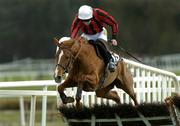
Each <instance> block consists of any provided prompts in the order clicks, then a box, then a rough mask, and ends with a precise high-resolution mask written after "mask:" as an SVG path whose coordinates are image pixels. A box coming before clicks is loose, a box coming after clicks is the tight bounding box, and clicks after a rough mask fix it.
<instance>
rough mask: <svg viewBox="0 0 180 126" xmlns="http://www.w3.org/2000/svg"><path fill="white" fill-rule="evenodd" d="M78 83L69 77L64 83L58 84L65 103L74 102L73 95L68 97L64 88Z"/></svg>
mask: <svg viewBox="0 0 180 126" xmlns="http://www.w3.org/2000/svg"><path fill="white" fill-rule="evenodd" d="M76 85H77V84H76V82H74V81H72V80H70V79H67V80H65V81H64V83H62V84H60V85H59V86H58V92H59V94H60V97H61V100H62V102H63V104H67V103H72V102H74V98H73V97H67V96H66V94H65V93H64V89H65V88H68V87H75V86H76Z"/></svg>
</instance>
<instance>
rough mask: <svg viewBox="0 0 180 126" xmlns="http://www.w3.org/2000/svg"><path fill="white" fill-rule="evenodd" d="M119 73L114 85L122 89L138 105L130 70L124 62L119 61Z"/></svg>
mask: <svg viewBox="0 0 180 126" xmlns="http://www.w3.org/2000/svg"><path fill="white" fill-rule="evenodd" d="M121 68H122V69H121V70H122V71H121V72H120V73H121V74H120V75H119V76H118V78H117V79H116V87H117V88H121V89H123V90H124V91H125V92H126V93H127V94H128V95H129V96H130V97H131V98H132V99H133V101H134V104H135V105H138V102H137V99H136V94H135V92H134V86H133V76H132V75H131V73H130V71H129V70H128V69H127V68H126V64H125V63H124V62H122V63H121Z"/></svg>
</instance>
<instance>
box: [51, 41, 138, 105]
mask: <svg viewBox="0 0 180 126" xmlns="http://www.w3.org/2000/svg"><path fill="white" fill-rule="evenodd" d="M53 42H54V44H55V45H56V46H58V48H59V49H58V50H57V51H56V54H55V62H56V67H55V70H54V79H55V81H56V83H61V81H62V78H63V77H64V76H65V75H66V73H68V76H67V77H66V78H65V81H64V82H63V83H61V84H60V85H58V88H57V89H58V92H59V94H60V98H61V100H62V103H63V104H67V103H72V102H74V101H75V100H74V98H73V97H69V96H66V94H65V93H64V90H65V88H68V87H77V93H76V97H75V99H76V107H77V108H78V109H80V108H81V107H82V103H81V101H80V100H81V95H82V91H87V92H88V91H95V93H96V96H97V97H101V98H106V99H111V100H113V101H115V102H116V103H117V104H121V101H120V97H119V96H118V93H117V92H116V91H112V90H111V89H113V88H114V86H116V87H117V88H120V89H122V90H124V91H125V92H126V93H127V94H128V95H129V96H130V97H131V98H132V99H133V101H134V104H135V105H138V102H137V99H136V94H135V92H134V88H133V76H132V75H131V73H130V71H129V70H128V69H127V67H126V63H125V62H124V61H123V60H119V61H118V63H117V66H116V69H115V71H114V72H106V73H108V74H106V76H105V79H104V82H103V84H100V81H102V80H103V79H102V78H103V77H104V75H105V74H104V73H105V69H106V66H105V63H104V61H103V60H102V59H101V58H99V57H98V56H97V53H96V50H95V48H94V46H93V45H92V44H89V43H88V41H87V40H85V39H84V38H77V39H69V40H65V41H63V42H59V41H58V40H57V39H56V38H54V39H53Z"/></svg>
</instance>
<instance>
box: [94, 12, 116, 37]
mask: <svg viewBox="0 0 180 126" xmlns="http://www.w3.org/2000/svg"><path fill="white" fill-rule="evenodd" d="M96 11H97V14H98V16H99V18H100V19H101V21H102V22H104V23H105V24H107V25H109V26H111V28H112V38H111V39H112V40H113V39H114V40H116V36H117V32H118V24H117V22H116V20H115V19H114V18H113V17H112V16H111V15H110V14H108V13H107V12H105V11H103V10H101V9H97V10H96Z"/></svg>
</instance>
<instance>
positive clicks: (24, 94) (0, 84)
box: [0, 80, 57, 126]
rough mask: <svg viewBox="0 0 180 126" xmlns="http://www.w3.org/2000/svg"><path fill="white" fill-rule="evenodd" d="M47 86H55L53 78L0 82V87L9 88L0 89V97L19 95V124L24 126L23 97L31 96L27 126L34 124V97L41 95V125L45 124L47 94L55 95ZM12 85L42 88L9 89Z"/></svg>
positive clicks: (44, 125)
mask: <svg viewBox="0 0 180 126" xmlns="http://www.w3.org/2000/svg"><path fill="white" fill-rule="evenodd" d="M48 86H56V83H55V82H54V81H53V80H43V81H17V82H0V88H1V89H3V88H8V89H9V90H0V97H19V98H20V99H19V103H20V117H21V122H20V124H21V126H26V122H25V112H24V97H27V96H30V97H31V108H30V119H29V120H30V121H29V126H35V108H36V97H37V96H41V97H42V113H41V126H46V110H47V96H54V97H56V96H57V92H56V91H48V90H47V88H48ZM13 87H42V90H41V91H39V90H12V89H11V90H10V88H13Z"/></svg>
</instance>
